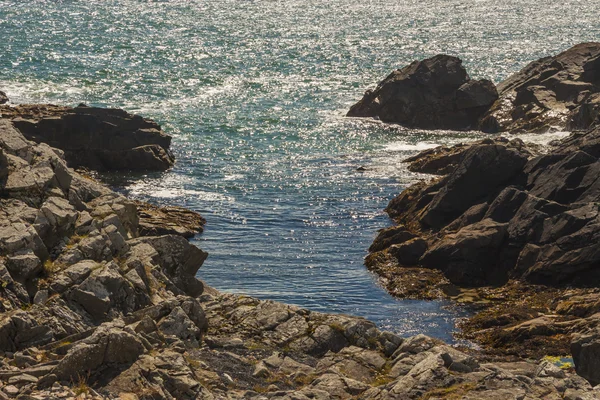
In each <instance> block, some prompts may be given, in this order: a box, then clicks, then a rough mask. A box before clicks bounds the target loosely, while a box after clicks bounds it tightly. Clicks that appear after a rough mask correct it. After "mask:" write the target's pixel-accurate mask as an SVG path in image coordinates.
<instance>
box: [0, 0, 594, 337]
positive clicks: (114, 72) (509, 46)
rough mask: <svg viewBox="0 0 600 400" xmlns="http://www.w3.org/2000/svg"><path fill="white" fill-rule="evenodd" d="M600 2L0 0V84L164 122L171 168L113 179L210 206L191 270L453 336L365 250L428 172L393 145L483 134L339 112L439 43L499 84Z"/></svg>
mask: <svg viewBox="0 0 600 400" xmlns="http://www.w3.org/2000/svg"><path fill="white" fill-rule="evenodd" d="M599 9H600V0H591V1H590V0H587V1H574V0H566V1H554V0H549V1H544V2H530V1H523V0H519V1H517V0H507V1H491V0H473V1H456V0H449V1H439V0H437V1H433V0H421V1H396V2H390V1H381V0H376V1H363V2H359V3H357V2H356V1H348V0H333V1H315V0H311V1H298V0H289V1H285V0H284V1H263V0H256V1H252V0H235V1H234V0H220V1H214V0H207V1H124V0H121V1H106V0H103V1H27V2H23V1H0V28H1V30H2V41H0V50H1V53H0V63H1V68H0V90H4V91H6V92H7V93H8V95H9V97H10V98H11V99H12V101H13V103H24V102H52V103H58V104H71V105H76V104H78V103H81V102H84V103H86V104H89V105H98V106H110V107H121V108H125V109H126V110H128V111H130V112H135V113H141V114H143V115H144V116H146V117H150V118H153V119H155V120H157V121H158V122H159V123H161V124H162V126H163V127H164V129H165V131H166V132H167V133H169V134H171V135H173V151H174V153H175V155H176V157H177V164H176V166H175V168H173V169H172V170H171V171H168V172H166V173H155V174H148V175H143V176H139V175H138V176H127V177H125V178H126V179H125V181H124V182H121V183H122V184H124V189H123V190H124V191H125V192H126V193H128V194H130V195H133V196H135V197H138V198H142V199H147V200H150V201H153V202H155V203H158V204H176V205H182V206H185V207H188V208H191V209H194V210H197V211H200V212H201V213H202V214H203V215H204V216H205V217H206V219H207V220H208V224H207V226H206V230H205V232H204V233H203V234H202V235H199V236H198V237H196V238H195V239H193V242H194V243H195V244H197V245H198V246H200V247H201V248H203V249H204V250H206V251H208V252H209V253H210V256H209V258H208V260H207V261H206V262H205V264H204V266H203V267H202V269H201V270H200V271H199V276H200V277H201V278H202V279H204V280H205V281H206V282H207V283H208V284H210V285H212V286H214V287H216V288H218V289H220V290H223V291H228V292H235V293H246V294H249V295H252V296H257V297H260V298H263V299H273V300H277V301H283V302H287V303H294V304H298V305H300V306H303V307H307V308H310V309H313V310H318V311H325V312H342V313H349V314H355V315H361V316H364V317H366V318H369V319H371V320H373V321H375V322H376V323H377V324H378V325H379V326H380V327H381V328H384V329H390V330H393V331H396V332H398V333H400V334H402V335H411V334H416V333H420V332H423V333H426V334H429V335H433V336H436V337H439V338H442V339H445V340H452V337H451V332H452V331H453V330H454V322H455V320H456V318H457V317H458V316H460V315H463V311H461V310H460V309H457V308H455V307H449V303H445V302H441V301H434V302H426V301H406V300H405V301H398V300H395V299H393V298H392V297H390V296H389V295H388V294H386V292H385V291H384V290H383V289H381V287H380V286H379V285H378V283H377V279H376V277H374V276H373V275H371V274H370V273H369V272H368V271H366V269H365V268H364V266H363V258H364V256H365V255H366V249H367V248H368V247H369V245H370V243H371V242H372V240H373V238H374V237H375V234H376V232H377V230H378V229H380V228H383V227H386V226H389V224H390V221H389V219H388V218H387V216H386V215H385V214H384V213H383V211H382V210H383V209H384V208H385V206H386V205H387V202H388V201H389V200H390V199H391V198H392V197H393V196H395V195H396V194H397V193H399V192H400V191H401V190H402V189H403V188H405V187H406V186H407V185H408V184H410V183H411V182H414V181H415V180H416V179H419V178H422V177H420V176H417V175H415V174H411V173H410V172H408V171H407V170H406V167H405V165H403V164H402V163H401V161H402V159H404V158H405V157H407V156H409V155H412V154H414V153H415V152H416V151H418V150H422V149H425V148H429V147H432V146H434V145H436V144H452V143H457V142H461V141H467V140H473V139H476V138H479V137H481V136H482V134H480V133H476V132H470V133H457V132H443V131H440V132H424V131H418V130H408V129H404V128H401V127H398V126H390V125H384V124H381V123H377V122H372V121H366V120H358V119H350V118H344V117H343V115H344V113H345V111H346V110H347V109H348V108H349V107H350V105H351V104H353V102H355V101H357V100H358V99H359V98H360V97H361V95H362V93H363V92H364V90H365V89H367V88H368V87H372V86H374V85H375V84H376V83H377V82H378V81H379V80H381V79H382V78H383V77H385V76H386V75H387V74H388V73H389V72H390V71H391V70H393V69H395V68H398V67H401V66H403V65H405V64H407V63H409V62H410V61H412V60H414V59H421V58H424V57H429V56H433V55H435V54H437V53H447V54H452V55H457V56H460V57H461V58H462V59H463V60H464V63H465V65H466V67H467V69H468V71H469V73H470V75H471V76H472V77H475V78H482V77H488V78H491V79H492V80H494V81H496V82H498V81H500V80H502V79H503V78H505V77H507V76H508V75H509V74H510V73H512V72H515V71H517V70H518V69H520V68H521V67H523V66H524V65H525V64H526V63H527V62H529V61H532V60H534V59H537V58H539V57H542V56H545V55H549V54H554V53H556V52H558V51H561V50H564V49H566V48H568V47H570V46H571V45H573V44H576V43H579V42H582V41H592V40H599V39H600V22H599V21H598V18H597V17H598V10H599ZM555 136H557V135H554V136H553V135H547V136H537V137H527V138H528V139H532V140H536V141H538V142H544V141H547V140H548V139H551V138H553V137H555ZM558 136H560V135H558ZM359 166H365V167H366V171H365V172H358V171H357V170H356V169H357V167H359Z"/></svg>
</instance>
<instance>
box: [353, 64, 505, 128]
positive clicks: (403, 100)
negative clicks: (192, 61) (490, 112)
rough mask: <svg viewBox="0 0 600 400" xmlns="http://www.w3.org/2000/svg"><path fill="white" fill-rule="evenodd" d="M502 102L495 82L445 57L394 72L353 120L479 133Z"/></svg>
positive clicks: (370, 94) (358, 106) (371, 92)
mask: <svg viewBox="0 0 600 400" xmlns="http://www.w3.org/2000/svg"><path fill="white" fill-rule="evenodd" d="M497 98H498V93H497V91H496V87H495V86H494V84H493V83H492V82H491V81H489V80H486V79H482V80H472V79H470V78H469V75H468V74H467V71H466V70H465V68H464V67H463V66H462V61H461V60H460V59H459V58H457V57H452V56H448V55H443V54H440V55H437V56H435V57H432V58H428V59H426V60H422V61H414V62H413V63H411V64H410V65H408V66H406V67H404V68H402V69H399V70H396V71H394V72H392V73H391V74H390V75H389V76H388V77H387V78H385V79H384V80H383V81H381V82H380V83H379V85H378V86H377V88H376V89H375V90H368V91H367V92H366V93H365V95H364V97H363V98H362V99H361V100H360V101H359V102H358V103H357V104H355V105H354V106H352V107H351V108H350V111H348V114H347V116H349V117H375V118H378V119H380V120H381V121H383V122H393V123H398V124H402V125H405V126H408V127H413V128H424V129H453V130H468V129H476V128H477V126H478V122H479V119H480V117H481V116H482V115H483V113H485V112H486V111H487V109H488V108H489V107H490V106H491V105H492V103H494V101H495V100H496V99H497Z"/></svg>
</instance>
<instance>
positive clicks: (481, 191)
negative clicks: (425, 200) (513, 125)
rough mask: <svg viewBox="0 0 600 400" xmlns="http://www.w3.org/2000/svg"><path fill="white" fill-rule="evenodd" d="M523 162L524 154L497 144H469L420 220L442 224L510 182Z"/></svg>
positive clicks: (519, 170)
mask: <svg viewBox="0 0 600 400" xmlns="http://www.w3.org/2000/svg"><path fill="white" fill-rule="evenodd" d="M526 162H527V156H526V155H524V154H522V153H521V152H519V151H515V150H513V149H511V148H508V147H505V146H501V145H498V144H489V145H488V144H481V145H479V146H474V147H472V148H470V149H469V150H467V152H466V153H465V155H464V159H463V160H462V162H461V163H460V164H459V165H458V167H457V168H456V169H455V170H454V172H453V173H452V174H450V175H449V176H448V178H447V180H445V181H444V185H443V186H442V187H441V188H440V190H439V191H438V192H437V193H436V194H435V195H434V196H433V198H432V199H431V202H430V203H429V205H428V207H427V209H426V210H425V212H424V215H423V217H422V221H423V222H424V223H425V224H427V225H428V226H431V227H435V228H439V227H442V226H444V225H446V224H447V223H449V222H451V221H452V220H454V219H455V218H457V217H459V216H460V215H461V214H462V213H464V212H465V211H467V210H468V209H469V208H470V207H471V206H472V205H474V204H478V203H479V202H481V201H484V200H486V199H487V198H489V196H490V195H491V196H493V195H494V194H495V193H497V192H498V191H499V190H500V189H501V188H503V187H504V186H505V185H506V184H507V183H509V182H511V180H513V179H514V178H515V177H516V176H517V174H519V173H520V172H521V171H522V169H523V167H524V166H525V163H526Z"/></svg>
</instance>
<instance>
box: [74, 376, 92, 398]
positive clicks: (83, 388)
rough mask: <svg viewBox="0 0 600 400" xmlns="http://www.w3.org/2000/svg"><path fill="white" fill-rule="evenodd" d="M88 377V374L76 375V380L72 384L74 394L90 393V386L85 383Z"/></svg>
mask: <svg viewBox="0 0 600 400" xmlns="http://www.w3.org/2000/svg"><path fill="white" fill-rule="evenodd" d="M88 378H89V376H83V375H81V374H79V375H78V377H77V382H76V383H75V384H74V385H73V393H75V396H79V395H82V394H88V393H90V387H89V385H88V383H87V381H88Z"/></svg>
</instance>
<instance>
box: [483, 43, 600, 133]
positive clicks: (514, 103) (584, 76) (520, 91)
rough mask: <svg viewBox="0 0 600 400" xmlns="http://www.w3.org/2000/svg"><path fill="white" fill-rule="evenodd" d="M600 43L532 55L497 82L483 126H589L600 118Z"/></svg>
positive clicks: (522, 128) (507, 128) (512, 129)
mask: <svg viewBox="0 0 600 400" xmlns="http://www.w3.org/2000/svg"><path fill="white" fill-rule="evenodd" d="M599 82H600V43H582V44H578V45H576V46H573V47H572V48H570V49H568V50H566V51H564V52H562V53H560V54H558V55H557V56H554V57H545V58H542V59H540V60H537V61H534V62H532V63H530V64H529V65H527V66H526V67H525V68H523V69H522V70H521V71H519V72H517V73H516V74H514V75H512V76H511V77H509V78H508V79H506V80H505V81H503V82H502V83H500V84H499V85H498V93H499V98H498V100H497V101H496V102H495V103H494V105H493V106H492V107H491V108H490V109H489V111H488V112H487V113H486V114H485V116H484V118H483V119H482V121H481V126H480V127H481V130H483V131H484V132H492V133H493V132H504V131H509V132H530V131H536V132H545V131H548V130H550V129H555V130H564V129H570V130H578V129H580V130H585V129H588V128H590V127H592V126H593V125H594V124H596V123H598V122H599V121H598V115H599V111H600V97H599V96H600V95H599V93H600V86H599V85H598V83H599Z"/></svg>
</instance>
